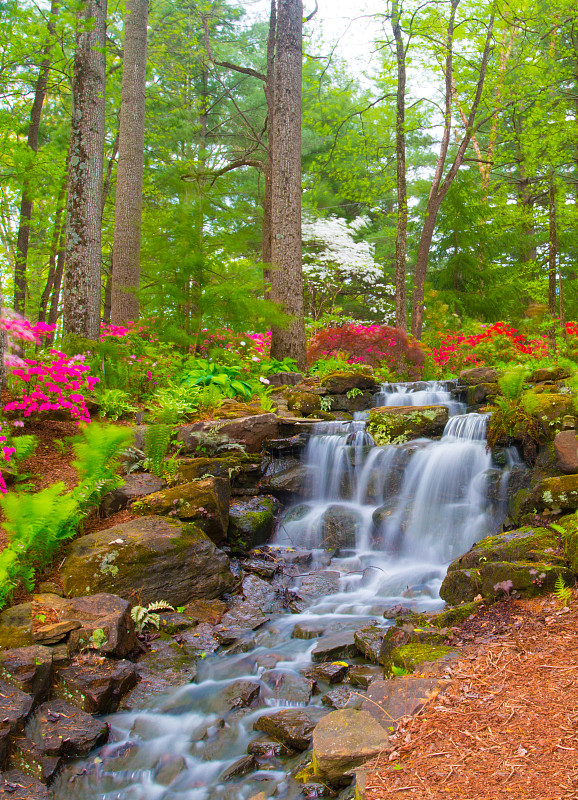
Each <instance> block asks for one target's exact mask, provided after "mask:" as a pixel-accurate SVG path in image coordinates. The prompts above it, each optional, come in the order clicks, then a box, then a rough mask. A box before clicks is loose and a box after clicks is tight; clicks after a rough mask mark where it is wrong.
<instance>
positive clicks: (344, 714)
mask: <svg viewBox="0 0 578 800" xmlns="http://www.w3.org/2000/svg"><path fill="white" fill-rule="evenodd" d="M388 743H389V736H388V735H387V733H386V731H385V730H384V729H383V728H382V726H381V725H380V724H379V723H378V722H377V721H376V720H375V719H374V718H373V717H372V716H371V714H369V713H368V712H367V711H355V710H349V709H343V710H341V711H333V712H332V713H331V714H328V715H327V716H326V717H324V718H323V719H322V720H321V721H320V722H319V724H318V725H317V726H316V728H315V730H314V732H313V763H314V766H315V775H316V777H319V778H321V779H322V780H324V781H329V783H332V784H335V785H347V784H349V783H351V780H352V779H353V772H354V770H355V768H356V767H359V766H360V765H361V764H364V763H365V762H366V761H369V759H371V758H373V757H375V756H376V755H378V754H379V753H380V752H381V751H382V750H384V749H385V748H386V747H387V745H388Z"/></svg>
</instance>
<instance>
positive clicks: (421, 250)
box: [411, 0, 495, 339]
mask: <svg viewBox="0 0 578 800" xmlns="http://www.w3.org/2000/svg"><path fill="white" fill-rule="evenodd" d="M459 3H460V0H451V12H450V18H449V21H448V30H447V36H446V61H445V67H444V78H445V112H444V132H443V136H442V142H441V147H440V153H439V156H438V159H437V164H436V170H435V174H434V178H433V180H432V184H431V187H430V193H429V197H428V202H427V206H426V212H425V221H424V225H423V228H422V232H421V236H420V241H419V246H418V253H417V259H416V265H415V281H414V290H413V303H412V320H411V332H412V334H413V335H414V336H415V337H416V338H417V339H420V338H421V334H422V328H423V310H424V290H425V277H426V274H427V266H428V261H429V253H430V249H431V243H432V239H433V234H434V231H435V226H436V219H437V215H438V212H439V210H440V207H441V204H442V202H443V201H444V198H445V197H446V195H447V193H448V191H449V188H450V186H451V185H452V183H453V181H454V178H455V177H456V175H457V174H458V170H459V168H460V167H461V165H462V163H463V160H464V156H465V154H466V150H467V148H468V146H469V144H470V141H471V139H472V136H473V134H474V132H475V120H476V115H477V112H478V107H479V105H480V100H481V98H482V91H483V88H484V82H485V79H486V72H487V67H488V59H489V56H490V50H491V40H492V35H493V30H494V18H495V4H494V6H493V7H492V13H491V15H490V20H489V22H488V28H487V32H486V40H485V45H484V51H483V55H482V60H481V62H480V69H479V73H478V80H477V83H476V94H475V97H474V100H473V102H472V105H471V108H470V113H469V115H468V118H467V124H466V125H465V126H464V127H465V131H464V135H463V137H462V139H461V141H460V143H459V145H458V150H457V153H456V156H455V158H454V160H453V162H452V165H451V166H450V168H449V170H448V172H447V174H446V176H445V178H444V168H445V163H446V158H447V154H448V149H449V144H450V138H451V130H452V98H453V95H454V71H453V42H454V32H455V18H456V12H457V8H458V5H459Z"/></svg>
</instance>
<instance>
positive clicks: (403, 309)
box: [391, 0, 407, 331]
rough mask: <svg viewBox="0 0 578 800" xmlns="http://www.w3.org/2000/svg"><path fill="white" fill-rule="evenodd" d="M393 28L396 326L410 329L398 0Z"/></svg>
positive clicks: (402, 56) (393, 11) (395, 0)
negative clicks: (408, 323) (395, 75)
mask: <svg viewBox="0 0 578 800" xmlns="http://www.w3.org/2000/svg"><path fill="white" fill-rule="evenodd" d="M391 27H392V30H393V35H394V38H395V53H396V62H397V105H396V120H395V155H396V165H397V169H396V182H397V227H396V234H395V325H396V327H397V328H400V329H401V330H403V331H405V330H407V290H406V285H405V273H406V253H407V179H406V168H405V152H406V147H405V87H406V79H407V78H406V66H405V46H404V43H403V39H402V35H401V22H400V11H399V2H398V0H392V3H391Z"/></svg>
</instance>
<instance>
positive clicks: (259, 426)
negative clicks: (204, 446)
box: [177, 414, 279, 453]
mask: <svg viewBox="0 0 578 800" xmlns="http://www.w3.org/2000/svg"><path fill="white" fill-rule="evenodd" d="M215 428H216V432H218V434H219V435H221V436H222V435H225V436H228V438H229V440H230V441H231V442H234V443H236V444H241V445H243V446H244V447H245V449H246V450H247V452H248V453H258V452H259V451H260V449H261V445H262V444H263V442H264V440H265V439H275V438H277V437H278V436H279V420H278V418H277V416H276V415H275V414H256V415H253V416H248V417H240V418H238V419H232V420H228V421H227V422H223V421H222V420H204V421H202V422H194V423H192V424H191V425H182V426H181V427H180V428H179V430H178V432H177V441H179V442H182V443H183V452H195V450H196V449H197V447H198V446H199V444H201V443H202V434H206V433H208V432H210V431H212V430H213V429H215ZM199 433H200V434H201V436H198V435H197V434H199Z"/></svg>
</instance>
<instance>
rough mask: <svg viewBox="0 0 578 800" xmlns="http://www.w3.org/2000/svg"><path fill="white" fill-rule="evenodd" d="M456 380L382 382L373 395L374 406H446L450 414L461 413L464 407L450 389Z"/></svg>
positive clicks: (453, 386)
mask: <svg viewBox="0 0 578 800" xmlns="http://www.w3.org/2000/svg"><path fill="white" fill-rule="evenodd" d="M455 386H456V381H419V382H417V383H384V384H383V385H382V387H381V391H380V392H379V393H378V394H377V395H376V396H375V402H374V405H375V406H446V408H447V409H448V410H449V412H450V414H461V413H463V412H464V411H465V410H466V408H465V405H464V404H463V403H459V402H458V401H457V400H454V399H453V398H452V395H451V390H452V389H454V388H455Z"/></svg>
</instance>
